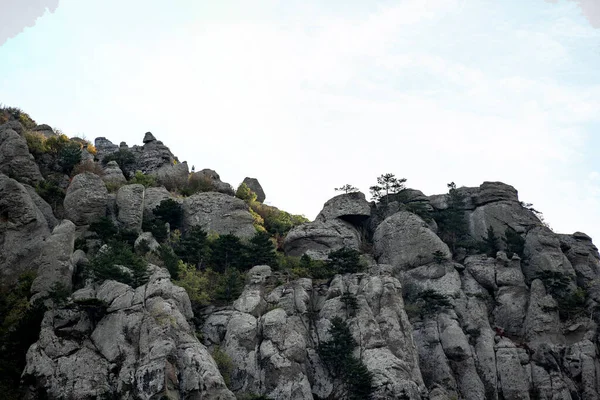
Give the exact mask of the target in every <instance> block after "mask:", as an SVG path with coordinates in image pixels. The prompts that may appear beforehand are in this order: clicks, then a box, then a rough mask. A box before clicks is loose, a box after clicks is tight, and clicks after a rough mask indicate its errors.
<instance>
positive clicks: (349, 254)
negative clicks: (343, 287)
mask: <svg viewBox="0 0 600 400" xmlns="http://www.w3.org/2000/svg"><path fill="white" fill-rule="evenodd" d="M326 265H327V267H328V268H330V269H331V270H332V271H333V272H334V273H337V274H348V273H355V272H360V271H361V270H362V269H363V265H362V264H361V262H360V252H359V251H358V250H354V249H351V248H349V247H342V248H341V249H339V250H336V251H332V252H330V253H329V255H328V260H327V261H326Z"/></svg>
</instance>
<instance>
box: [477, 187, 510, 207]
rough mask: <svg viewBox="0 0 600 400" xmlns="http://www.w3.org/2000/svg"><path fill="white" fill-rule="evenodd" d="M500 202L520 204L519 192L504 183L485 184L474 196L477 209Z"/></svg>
mask: <svg viewBox="0 0 600 400" xmlns="http://www.w3.org/2000/svg"><path fill="white" fill-rule="evenodd" d="M498 201H512V202H519V196H518V193H517V190H516V189H515V188H514V187H512V186H510V185H507V184H506V183H502V182H483V183H482V184H481V185H480V186H479V191H478V192H477V193H476V194H475V195H474V196H473V203H474V205H475V206H477V207H479V206H482V205H484V204H488V203H493V202H498Z"/></svg>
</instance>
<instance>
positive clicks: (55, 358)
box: [23, 267, 235, 400]
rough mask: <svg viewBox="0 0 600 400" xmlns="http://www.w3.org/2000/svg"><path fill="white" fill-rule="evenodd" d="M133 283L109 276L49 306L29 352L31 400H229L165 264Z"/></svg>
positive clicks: (27, 370) (27, 376) (25, 374)
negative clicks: (56, 305) (136, 284)
mask: <svg viewBox="0 0 600 400" xmlns="http://www.w3.org/2000/svg"><path fill="white" fill-rule="evenodd" d="M152 268H153V270H154V272H153V274H152V276H151V277H150V280H149V281H148V283H147V284H146V285H144V286H141V287H138V288H136V289H133V288H131V287H129V286H127V285H124V284H122V283H118V282H115V281H106V282H104V283H103V284H102V285H101V286H99V287H86V288H84V289H81V290H79V291H77V292H75V293H73V296H72V299H73V300H72V303H70V305H69V307H65V308H60V309H54V310H50V311H47V312H46V314H45V316H44V320H43V322H42V329H41V332H40V336H39V339H38V341H37V342H36V343H35V344H33V345H32V346H31V347H30V348H29V351H28V352H27V366H26V368H25V371H24V372H23V378H24V380H25V382H29V384H28V387H27V389H28V398H31V399H33V398H40V397H42V396H45V398H54V399H59V398H64V399H96V398H119V399H131V400H133V399H159V398H181V399H184V398H185V399H192V398H197V399H200V398H201V399H214V400H234V399H235V397H234V396H233V394H232V393H231V392H230V391H229V390H228V389H227V387H226V386H225V383H224V381H223V378H222V376H221V374H220V373H219V370H218V369H217V366H216V364H215V362H214V360H213V359H212V358H211V356H210V354H209V353H208V351H207V350H206V348H205V347H204V346H203V345H202V344H201V343H199V342H198V339H197V338H196V336H195V335H194V331H193V330H192V328H191V327H190V324H189V322H188V320H189V319H190V318H191V317H192V312H191V306H190V302H189V299H188V296H187V294H186V293H185V291H184V290H183V289H182V288H180V287H177V286H174V285H173V284H172V283H171V281H170V279H169V274H168V272H167V271H166V270H164V269H159V268H158V267H152Z"/></svg>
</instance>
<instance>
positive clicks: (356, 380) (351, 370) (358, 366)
mask: <svg viewBox="0 0 600 400" xmlns="http://www.w3.org/2000/svg"><path fill="white" fill-rule="evenodd" d="M329 335H330V339H329V340H327V341H325V342H322V343H321V344H320V345H319V347H318V353H319V356H320V357H321V359H322V360H323V363H324V364H325V366H326V367H327V369H328V371H329V373H330V374H331V375H332V377H333V378H334V379H335V380H337V381H339V382H340V383H341V387H338V388H337V391H338V393H336V394H338V395H340V397H339V398H345V399H353V400H354V399H356V400H358V399H368V398H369V397H370V396H371V394H372V393H373V391H374V387H373V374H372V373H371V372H370V371H369V370H368V369H367V367H366V366H365V365H364V363H363V362H362V361H361V360H360V359H358V358H356V357H354V355H353V352H354V349H355V348H356V347H357V346H358V343H356V341H355V340H354V338H353V337H352V333H351V332H350V328H349V327H348V323H347V322H345V321H344V320H342V319H341V318H340V317H334V318H333V319H332V320H331V327H330V328H329Z"/></svg>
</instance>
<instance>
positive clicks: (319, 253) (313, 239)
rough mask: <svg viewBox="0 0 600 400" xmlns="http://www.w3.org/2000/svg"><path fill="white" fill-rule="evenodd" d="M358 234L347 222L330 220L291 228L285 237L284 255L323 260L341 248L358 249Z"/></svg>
mask: <svg viewBox="0 0 600 400" xmlns="http://www.w3.org/2000/svg"><path fill="white" fill-rule="evenodd" d="M360 243H361V238H360V234H359V233H358V231H357V230H356V228H354V227H353V226H352V225H351V224H350V223H349V222H345V221H342V220H341V219H337V218H335V219H332V220H327V221H325V222H323V221H321V220H315V221H313V222H309V223H306V224H302V225H299V226H296V227H295V228H293V229H292V230H291V231H290V232H289V233H288V234H287V236H286V237H285V241H284V245H283V248H284V250H285V254H287V255H289V256H297V257H300V256H302V255H304V254H307V255H308V256H310V257H311V258H312V259H314V260H325V259H326V258H327V255H328V254H329V253H330V252H331V251H336V250H339V249H341V248H342V247H349V248H352V249H355V250H358V249H359V248H360Z"/></svg>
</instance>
